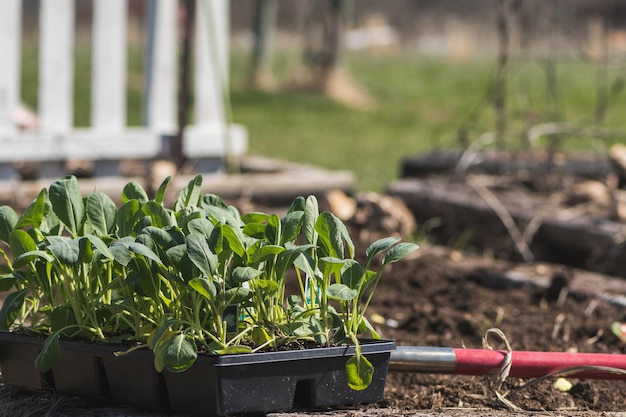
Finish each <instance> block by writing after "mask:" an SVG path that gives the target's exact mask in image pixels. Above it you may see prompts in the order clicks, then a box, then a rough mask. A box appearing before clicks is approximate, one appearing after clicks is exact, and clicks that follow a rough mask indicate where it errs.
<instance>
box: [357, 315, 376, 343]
mask: <svg viewBox="0 0 626 417" xmlns="http://www.w3.org/2000/svg"><path fill="white" fill-rule="evenodd" d="M366 330H369V331H370V333H371V335H372V339H374V340H380V339H381V337H380V334H378V332H377V331H376V329H375V328H374V326H372V323H370V321H369V320H368V319H367V318H366V317H365V316H361V322H360V323H359V333H365V331H366Z"/></svg>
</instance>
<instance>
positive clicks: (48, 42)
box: [0, 0, 247, 180]
mask: <svg viewBox="0 0 626 417" xmlns="http://www.w3.org/2000/svg"><path fill="white" fill-rule="evenodd" d="M146 1H147V7H148V16H149V18H148V21H149V22H150V23H149V27H148V29H147V33H148V34H149V35H148V40H147V50H148V53H147V57H148V61H149V64H148V65H146V69H145V73H144V78H145V80H146V82H145V88H144V105H143V112H144V126H133V127H130V126H127V123H126V78H127V77H126V56H127V42H126V27H127V10H128V1H127V0H94V2H93V5H94V10H93V36H92V39H93V44H92V48H93V49H92V59H93V63H92V68H93V72H92V74H91V89H92V94H91V126H90V127H88V128H77V127H75V126H74V125H73V120H72V118H73V117H72V115H73V111H74V110H73V105H74V104H73V102H72V97H73V91H72V88H73V87H72V84H73V75H74V74H73V48H74V12H75V11H74V8H75V3H74V0H43V1H41V3H40V20H39V31H40V39H39V54H40V55H39V85H38V97H39V106H38V108H37V109H36V112H37V114H38V117H39V127H38V129H37V130H36V131H34V132H26V131H20V130H19V129H18V128H17V127H16V126H15V124H14V122H13V117H12V115H13V114H14V112H15V109H16V108H17V106H18V105H19V103H20V87H19V86H20V50H21V36H20V33H21V27H20V21H21V13H22V0H0V180H2V179H9V178H13V177H14V176H15V172H14V169H13V165H14V164H15V163H16V162H24V161H37V162H40V163H41V164H43V165H46V166H47V167H48V169H47V173H48V174H49V175H53V176H54V175H58V174H63V173H62V172H61V171H62V168H59V167H60V165H61V163H63V162H64V161H66V160H73V159H82V160H91V161H94V162H96V163H97V165H96V166H97V167H100V168H97V169H96V175H98V174H103V175H109V174H114V172H113V170H115V169H116V164H117V162H119V160H122V159H151V158H153V157H155V156H157V155H159V154H161V153H162V152H164V151H165V152H166V149H164V147H165V146H164V144H165V143H167V140H165V138H168V137H171V136H172V135H174V134H175V132H176V125H177V122H176V120H177V119H176V113H177V75H176V74H177V63H178V62H177V61H178V59H177V24H178V22H177V20H178V10H177V7H178V6H177V5H178V1H177V0H146ZM196 1H197V4H196V21H195V26H196V31H195V33H196V37H195V39H194V45H195V52H194V54H195V69H194V71H195V74H194V78H195V84H194V88H195V90H194V92H193V95H194V97H195V101H194V109H195V113H194V116H193V117H194V122H193V124H192V125H190V126H188V127H187V128H186V130H185V136H184V146H183V153H184V155H185V156H187V157H189V158H194V159H202V158H207V159H209V160H216V161H219V160H220V159H221V158H222V157H223V156H224V155H226V154H227V153H228V154H231V155H242V154H243V153H244V152H245V151H246V147H247V132H246V130H245V129H244V128H243V127H242V126H239V125H227V124H226V122H225V109H224V104H223V103H224V101H223V94H224V88H226V87H225V86H226V85H228V80H227V77H228V8H229V1H228V0H196ZM218 165H219V164H218ZM50 167H52V168H50ZM56 168H59V172H55V170H56ZM98 170H99V171H98Z"/></svg>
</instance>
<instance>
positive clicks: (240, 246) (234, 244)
mask: <svg viewBox="0 0 626 417" xmlns="http://www.w3.org/2000/svg"><path fill="white" fill-rule="evenodd" d="M222 233H223V235H224V239H226V242H228V246H229V247H230V249H231V250H232V251H233V252H235V253H236V254H237V255H239V256H240V257H242V258H243V257H244V256H245V254H246V248H245V246H244V241H243V233H241V229H239V227H233V226H231V225H230V224H225V225H224V226H223V227H222Z"/></svg>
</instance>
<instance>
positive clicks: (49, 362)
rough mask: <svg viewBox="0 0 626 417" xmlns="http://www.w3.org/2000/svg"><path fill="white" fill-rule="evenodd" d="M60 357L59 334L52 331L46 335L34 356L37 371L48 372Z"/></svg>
mask: <svg viewBox="0 0 626 417" xmlns="http://www.w3.org/2000/svg"><path fill="white" fill-rule="evenodd" d="M59 359H61V343H60V342H59V334H58V333H53V334H51V335H49V336H48V338H47V339H46V341H45V343H44V344H43V347H42V349H41V352H39V355H37V358H35V366H36V367H37V369H38V370H39V372H48V371H49V370H50V369H52V367H53V366H54V365H56V364H57V363H58V362H59Z"/></svg>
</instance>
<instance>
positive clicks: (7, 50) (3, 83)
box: [0, 0, 22, 133]
mask: <svg viewBox="0 0 626 417" xmlns="http://www.w3.org/2000/svg"><path fill="white" fill-rule="evenodd" d="M21 6H22V1H21V0H2V1H0V57H2V63H1V64H0V133H1V132H6V133H10V132H13V131H14V130H15V124H14V122H13V117H12V116H13V112H14V111H15V109H16V108H17V106H18V104H19V99H20V97H19V95H20V91H19V88H20V28H21Z"/></svg>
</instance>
